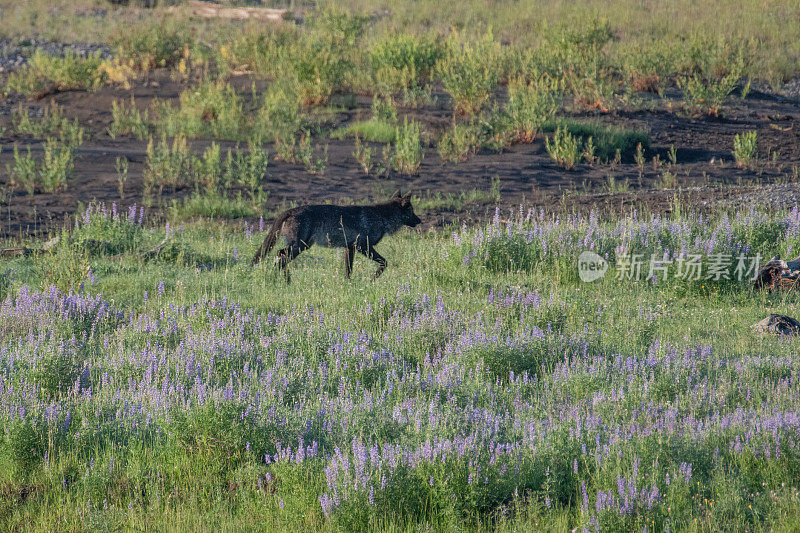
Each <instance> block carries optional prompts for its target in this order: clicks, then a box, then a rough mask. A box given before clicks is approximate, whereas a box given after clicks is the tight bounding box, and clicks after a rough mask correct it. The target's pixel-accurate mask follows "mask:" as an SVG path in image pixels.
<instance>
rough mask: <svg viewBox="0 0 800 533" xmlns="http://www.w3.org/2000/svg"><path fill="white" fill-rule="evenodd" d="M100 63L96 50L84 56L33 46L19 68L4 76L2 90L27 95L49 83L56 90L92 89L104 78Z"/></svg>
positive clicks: (34, 92) (48, 85)
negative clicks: (33, 49)
mask: <svg viewBox="0 0 800 533" xmlns="http://www.w3.org/2000/svg"><path fill="white" fill-rule="evenodd" d="M102 64H103V60H102V59H101V58H100V53H99V52H98V53H95V54H91V55H89V56H87V57H81V56H79V55H76V54H74V53H72V52H70V53H67V54H66V55H65V56H64V57H59V56H54V55H49V54H46V53H44V52H42V51H41V50H37V51H36V52H35V53H34V54H33V57H31V59H30V61H28V63H27V64H26V65H25V66H24V67H23V68H22V69H20V70H18V71H16V72H14V73H12V74H11V75H10V76H9V77H8V80H7V81H6V86H5V92H6V93H17V94H22V95H26V96H31V95H34V94H36V93H38V92H41V91H44V90H47V89H49V88H51V87H52V88H53V89H55V90H58V91H71V90H83V89H92V90H94V89H97V88H99V87H100V86H102V85H103V83H105V80H106V76H105V73H104V72H103V70H102V69H101V68H100V66H101V65H102Z"/></svg>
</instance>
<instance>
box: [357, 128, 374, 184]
mask: <svg viewBox="0 0 800 533" xmlns="http://www.w3.org/2000/svg"><path fill="white" fill-rule="evenodd" d="M373 152H374V150H373V149H372V147H370V146H369V145H366V144H364V143H362V142H361V137H360V136H359V135H358V134H356V141H355V145H354V148H353V157H355V158H356V161H357V162H358V165H359V166H360V167H361V170H363V171H364V174H367V175H369V174H371V173H372V154H373Z"/></svg>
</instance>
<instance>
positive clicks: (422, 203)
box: [414, 180, 500, 212]
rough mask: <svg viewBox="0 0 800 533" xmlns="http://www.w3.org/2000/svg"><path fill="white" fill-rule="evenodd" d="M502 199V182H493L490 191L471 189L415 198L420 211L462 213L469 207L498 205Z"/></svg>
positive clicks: (428, 194) (427, 192)
mask: <svg viewBox="0 0 800 533" xmlns="http://www.w3.org/2000/svg"><path fill="white" fill-rule="evenodd" d="M499 199H500V181H499V180H493V181H492V187H491V189H490V190H488V191H484V190H480V189H471V190H469V191H464V192H460V193H451V192H450V193H445V194H442V193H441V192H436V193H431V192H430V191H426V192H425V193H424V194H422V195H419V196H414V207H415V208H417V209H418V210H419V211H422V212H425V211H461V210H463V209H464V207H466V206H468V205H480V204H487V203H497V202H498V201H499Z"/></svg>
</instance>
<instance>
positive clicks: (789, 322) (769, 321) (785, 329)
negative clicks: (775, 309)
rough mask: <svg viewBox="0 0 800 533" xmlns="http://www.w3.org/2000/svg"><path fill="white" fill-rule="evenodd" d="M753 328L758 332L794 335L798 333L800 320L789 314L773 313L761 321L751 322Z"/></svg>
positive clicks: (799, 331) (799, 333)
mask: <svg viewBox="0 0 800 533" xmlns="http://www.w3.org/2000/svg"><path fill="white" fill-rule="evenodd" d="M753 329H754V330H755V331H757V332H759V333H774V334H776V335H791V336H795V335H800V322H798V321H797V320H795V319H794V318H792V317H790V316H786V315H776V314H774V313H773V314H771V315H769V316H768V317H767V318H765V319H764V320H762V321H761V322H759V323H757V324H753Z"/></svg>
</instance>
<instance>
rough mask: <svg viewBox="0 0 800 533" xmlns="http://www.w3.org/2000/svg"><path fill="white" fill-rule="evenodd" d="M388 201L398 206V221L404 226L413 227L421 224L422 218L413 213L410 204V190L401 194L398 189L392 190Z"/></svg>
mask: <svg viewBox="0 0 800 533" xmlns="http://www.w3.org/2000/svg"><path fill="white" fill-rule="evenodd" d="M389 201H390V202H392V203H393V204H395V205H397V206H399V207H400V222H401V223H402V224H403V225H404V226H409V227H412V228H413V227H415V226H419V225H420V224H422V220H421V219H420V218H419V217H418V216H417V214H416V213H414V207H412V205H411V191H408V192H407V193H406V194H405V195H401V194H400V189H398V190H396V191H394V194H393V195H392V198H391V199H390V200H389Z"/></svg>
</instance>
